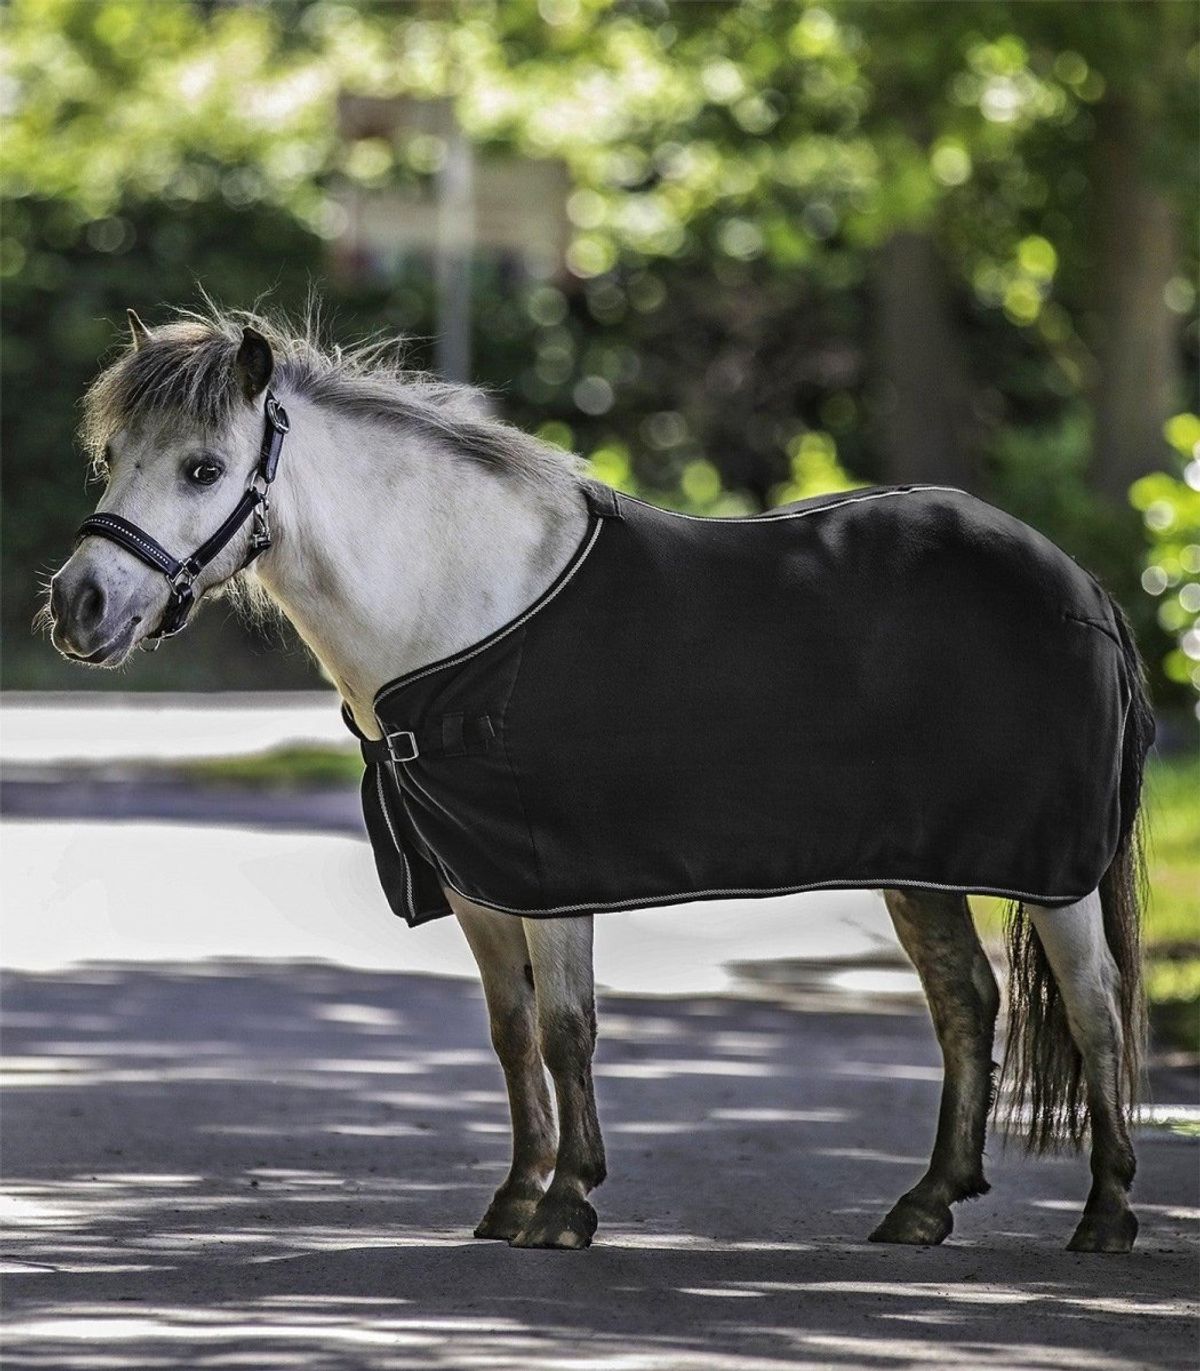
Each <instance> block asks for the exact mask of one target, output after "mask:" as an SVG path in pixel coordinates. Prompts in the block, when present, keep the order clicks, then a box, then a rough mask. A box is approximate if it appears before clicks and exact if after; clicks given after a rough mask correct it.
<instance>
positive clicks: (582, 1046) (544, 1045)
mask: <svg viewBox="0 0 1200 1371" xmlns="http://www.w3.org/2000/svg"><path fill="white" fill-rule="evenodd" d="M538 1036H539V1039H540V1042H541V1050H542V1060H543V1061H544V1062H545V1063H546V1067H547V1069H548V1070H549V1072H550V1074H551V1076H553V1077H554V1079H555V1081H563V1082H570V1083H573V1084H577V1085H585V1084H586V1085H590V1082H591V1065H592V1055H593V1053H594V1052H595V1049H596V1011H595V1009H594V1008H589V1009H587V1010H582V1009H575V1008H570V1009H568V1008H563V1007H559V1008H553V1009H548V1010H546V1011H544V1012H543V1013H541V1014H539V1016H538Z"/></svg>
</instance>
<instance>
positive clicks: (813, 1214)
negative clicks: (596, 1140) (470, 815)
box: [3, 961, 1198, 1371]
mask: <svg viewBox="0 0 1200 1371" xmlns="http://www.w3.org/2000/svg"><path fill="white" fill-rule="evenodd" d="M834 1003H836V1002H834ZM3 1010H4V1014H5V1020H6V1030H5V1048H6V1051H7V1053H8V1054H9V1056H10V1058H11V1059H12V1061H11V1063H10V1065H11V1069H12V1081H13V1084H12V1085H11V1086H10V1088H9V1091H8V1093H7V1096H6V1103H5V1109H4V1113H3V1134H4V1138H3V1141H4V1162H5V1166H4V1169H5V1174H6V1180H7V1190H8V1199H7V1207H8V1211H9V1212H8V1225H7V1231H6V1236H5V1238H4V1240H3V1253H4V1265H5V1267H6V1269H7V1272H8V1274H7V1276H6V1278H5V1290H6V1294H5V1304H6V1318H5V1323H6V1330H5V1336H6V1351H5V1357H4V1365H5V1367H7V1368H33V1367H38V1368H49V1367H53V1368H55V1369H56V1371H74V1369H75V1368H89V1371H101V1368H105V1369H107V1368H122V1371H124V1369H125V1368H130V1369H132V1368H151V1367H155V1368H158V1367H179V1368H188V1369H189V1371H199V1369H200V1368H209V1367H213V1368H216V1367H222V1368H255V1369H257V1368H284V1367H288V1368H291V1367H304V1368H306V1369H308V1371H324V1368H381V1369H382V1368H399V1367H405V1368H408V1367H412V1368H429V1369H430V1371H432V1369H433V1368H439V1369H444V1368H459V1367H462V1368H467V1367H488V1368H514V1371H515V1369H516V1368H521V1371H543V1369H544V1371H550V1369H551V1368H555V1369H558V1368H561V1369H562V1371H567V1368H571V1369H572V1371H575V1369H576V1368H586V1371H641V1368H651V1367H655V1368H658V1367H678V1368H688V1371H768V1369H770V1371H774V1368H782V1367H834V1368H859V1367H861V1368H896V1367H908V1366H926V1365H929V1364H937V1365H961V1366H970V1367H974V1368H978V1367H986V1368H996V1367H1027V1368H1039V1369H1040V1368H1049V1367H1071V1368H1084V1369H1085V1371H1113V1369H1115V1368H1126V1367H1154V1368H1158V1367H1194V1366H1195V1365H1196V1363H1197V1355H1196V1354H1197V1341H1196V1310H1195V1306H1194V1304H1193V1303H1191V1301H1192V1300H1193V1298H1194V1295H1195V1292H1196V1283H1197V1282H1196V1277H1197V1260H1196V1258H1197V1247H1196V1224H1195V1218H1196V1206H1197V1204H1198V1196H1197V1165H1196V1163H1197V1147H1196V1141H1195V1139H1194V1138H1191V1139H1189V1138H1185V1137H1183V1136H1180V1135H1178V1134H1176V1133H1172V1132H1171V1131H1170V1130H1168V1129H1165V1128H1164V1129H1150V1130H1143V1131H1142V1132H1141V1134H1140V1137H1139V1144H1138V1145H1139V1151H1140V1159H1141V1170H1140V1173H1139V1178H1138V1185H1137V1189H1136V1199H1137V1202H1138V1207H1139V1212H1140V1215H1141V1218H1142V1225H1143V1226H1142V1238H1141V1240H1140V1243H1139V1246H1138V1248H1137V1250H1136V1252H1135V1253H1134V1254H1133V1255H1132V1256H1129V1257H1084V1256H1075V1255H1072V1254H1069V1253H1067V1252H1065V1251H1064V1250H1063V1244H1064V1243H1065V1241H1066V1239H1067V1237H1068V1236H1069V1234H1070V1231H1071V1229H1072V1227H1073V1225H1074V1222H1075V1218H1076V1214H1077V1210H1078V1208H1079V1205H1080V1204H1081V1202H1082V1199H1083V1196H1084V1193H1085V1191H1086V1183H1087V1177H1086V1167H1085V1164H1084V1163H1083V1162H1082V1161H1081V1160H1080V1159H1078V1158H1060V1159H1052V1160H1039V1161H1033V1160H1028V1159H1026V1158H1024V1157H1023V1156H1022V1155H1021V1154H1020V1153H1019V1152H1016V1151H1014V1150H1012V1149H1010V1150H1009V1151H1008V1152H1004V1151H1002V1149H1001V1147H1000V1144H999V1141H997V1142H996V1143H995V1144H994V1145H993V1148H992V1152H993V1157H992V1160H991V1163H990V1167H989V1170H990V1174H991V1177H992V1180H993V1183H994V1189H993V1191H992V1193H991V1194H990V1195H988V1196H986V1197H984V1198H983V1199H981V1200H978V1201H975V1202H973V1203H971V1204H969V1205H967V1206H965V1207H963V1208H961V1209H960V1218H959V1227H958V1230H957V1231H956V1233H955V1235H954V1237H953V1238H952V1239H951V1240H950V1242H949V1243H947V1244H946V1245H945V1246H944V1247H942V1248H939V1249H931V1250H920V1249H897V1248H887V1247H877V1246H871V1245H868V1244H867V1243H865V1242H864V1241H863V1239H864V1237H865V1235H866V1234H867V1232H868V1231H869V1230H870V1228H871V1227H872V1225H873V1222H874V1221H875V1219H876V1218H877V1217H878V1216H879V1215H880V1214H881V1213H882V1212H883V1211H884V1210H885V1209H886V1208H887V1206H888V1205H889V1203H890V1202H891V1201H892V1200H893V1199H894V1198H895V1197H896V1196H897V1195H898V1194H899V1193H900V1191H901V1190H903V1189H904V1188H905V1187H906V1186H907V1185H908V1184H910V1183H911V1181H912V1180H913V1179H914V1178H915V1177H916V1175H917V1174H918V1173H919V1171H920V1169H921V1167H922V1165H923V1161H924V1158H925V1156H926V1153H927V1149H928V1145H929V1140H930V1134H931V1130H932V1127H933V1121H934V1114H935V1109H936V1099H937V1089H938V1086H937V1078H938V1067H937V1054H936V1049H935V1046H934V1043H933V1040H932V1035H931V1032H930V1030H929V1027H928V1023H927V1020H926V1019H925V1017H924V1015H923V1014H922V1013H919V1012H909V1011H907V1010H896V1009H893V1010H892V1011H890V1012H888V1013H877V1014H865V1013H845V1012H835V1011H834V1010H833V1009H830V1010H813V1009H810V1010H807V1011H801V1010H797V1009H792V1008H786V1007H784V1006H782V1005H778V1004H773V1003H767V1002H754V1001H752V1000H745V999H738V998H735V997H695V996H693V997H688V998H681V999H661V998H659V999H655V998H643V997H624V998H616V997H609V998H607V999H606V1000H605V1002H604V1003H603V1004H602V1007H601V1034H602V1036H601V1047H600V1051H599V1059H598V1061H599V1065H598V1073H597V1074H598V1090H599V1096H600V1108H601V1114H602V1119H603V1122H604V1125H605V1131H606V1136H607V1142H608V1150H609V1162H610V1173H611V1180H610V1181H609V1182H608V1183H607V1184H606V1185H605V1186H604V1187H603V1189H602V1190H601V1191H600V1192H599V1194H598V1197H597V1204H598V1208H599V1210H600V1215H601V1229H600V1232H599V1234H598V1237H597V1243H596V1245H595V1246H594V1247H593V1248H592V1249H591V1250H590V1251H588V1252H584V1253H561V1254H560V1253H545V1252H520V1251H515V1250H511V1249H509V1248H507V1247H505V1246H503V1245H497V1244H492V1243H480V1242H475V1241H473V1240H472V1239H471V1238H470V1236H469V1233H470V1229H471V1227H472V1225H473V1223H474V1222H475V1220H476V1219H477V1218H478V1216H479V1214H480V1213H481V1212H482V1210H483V1208H484V1206H485V1204H486V1202H487V1198H488V1195H489V1193H490V1189H491V1187H492V1186H493V1185H494V1183H495V1182H496V1181H497V1180H498V1179H499V1176H500V1174H501V1171H502V1169H503V1163H504V1158H505V1154H506V1147H507V1137H506V1123H505V1108H504V1102H503V1090H502V1084H501V1080H500V1076H499V1072H498V1068H497V1067H496V1065H495V1063H494V1060H493V1058H492V1056H491V1053H490V1050H489V1049H488V1047H487V1041H486V1029H485V1024H484V1016H483V1011H482V1006H481V1003H480V998H479V994H478V991H477V989H476V988H475V987H474V986H473V985H471V984H470V983H469V982H467V981H464V980H454V979H449V978H443V977H437V976H429V975H414V974H403V973H387V974H384V973H378V972H375V973H372V972H366V971H358V970H353V969H348V968H345V967H338V966H332V965H321V964H315V963H311V962H310V963H286V962H278V961H277V962H249V961H242V962H224V963H216V962H211V963H203V962H201V963H195V962H192V963H188V964H186V965H179V966H170V965H162V964H154V963H147V964H143V965H131V964H128V963H124V962H114V963H111V964H108V965H92V966H74V967H60V968H56V969H55V970H53V971H51V972H42V973H32V972H14V973H10V974H9V975H8V976H7V978H6V981H5V984H4V987H3ZM1157 1090H1158V1097H1159V1100H1160V1102H1168V1103H1169V1102H1170V1100H1171V1099H1172V1098H1179V1099H1184V1100H1185V1101H1186V1102H1188V1103H1193V1102H1194V1101H1193V1100H1192V1099H1191V1098H1188V1096H1189V1092H1190V1091H1191V1082H1190V1081H1184V1080H1182V1079H1181V1078H1179V1077H1177V1076H1167V1077H1164V1078H1163V1079H1162V1080H1160V1081H1159V1082H1158V1083H1157Z"/></svg>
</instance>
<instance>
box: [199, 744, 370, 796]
mask: <svg viewBox="0 0 1200 1371" xmlns="http://www.w3.org/2000/svg"><path fill="white" fill-rule="evenodd" d="M362 771H363V764H362V760H361V759H360V757H359V755H358V749H357V748H354V749H353V750H350V749H349V748H337V747H281V748H276V749H274V750H273V751H271V752H259V753H254V754H252V755H250V756H246V757H205V758H201V759H199V760H197V761H194V762H188V763H187V764H186V765H184V766H183V767H182V773H183V775H185V776H186V777H187V779H188V780H191V781H198V782H200V783H201V784H204V783H208V784H210V785H212V784H225V785H243V786H246V787H247V788H248V789H253V790H303V789H305V787H307V786H327V785H329V786H335V785H351V784H357V783H358V780H359V778H360V777H361V776H362Z"/></svg>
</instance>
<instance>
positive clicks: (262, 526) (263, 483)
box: [75, 390, 290, 647]
mask: <svg viewBox="0 0 1200 1371" xmlns="http://www.w3.org/2000/svg"><path fill="white" fill-rule="evenodd" d="M263 415H264V418H265V421H266V422H265V425H264V428H263V438H262V446H261V447H260V448H259V453H258V465H257V466H256V467H255V469H254V475H253V476H252V477H251V478H250V484H249V485H248V486H247V487H246V489H245V490H244V491H243V492H242V498H241V499H240V500H239V501H238V502H237V504H236V505H234V507H233V509H232V510H231V511H230V513H229V515H228V517H227V518H226V519H225V521H224V523H222V524H221V526H220V528H218V529H217V531H216V532H215V533H214V534H213V535H212V537H211V538H209V539H208V540H207V541H206V542H203V543H201V544H200V546H199V547H198V548H197V549H196V550H195V552H193V553H192V555H191V556H190V557H185V558H184V559H183V560H182V561H179V560H177V559H176V558H174V557H172V556H171V554H170V553H169V552H168V551H167V550H166V548H165V547H163V545H162V544H161V543H160V542H158V541H157V540H156V539H154V538H152V537H151V536H150V534H148V533H147V532H146V531H145V530H144V529H141V528H139V527H138V526H137V524H135V523H132V522H131V521H130V520H129V519H123V518H121V516H120V515H119V514H93V515H91V516H90V517H89V518H87V519H85V520H84V521H83V523H82V524H80V525H79V532H78V533H77V534H76V535H75V541H76V542H78V541H79V540H80V539H81V538H86V537H88V536H89V535H90V534H95V535H96V536H97V537H99V538H107V539H108V540H109V542H112V543H116V544H117V546H118V547H123V548H124V549H125V550H126V552H132V553H133V555H134V556H135V557H136V558H138V560H139V561H142V562H145V563H146V565H147V566H149V567H153V568H154V570H155V571H161V572H162V574H163V575H164V576H165V577H166V578H167V584H168V585H169V586H170V592H171V594H170V599H169V600H168V601H167V607H166V609H164V610H163V615H162V619H161V620H160V621H159V625H158V627H157V628H156V629H155V630H154V632H153V633H148V634H147V635H146V637H147V639H148V640H149V641H151V642H152V643H153V645H154V647H157V646H158V644H159V642H160V641H161V640H162V639H163V638H173V637H174V636H175V634H177V633H179V632H180V631H181V630H182V629H183V628H184V627H185V626H186V625H187V621H188V615H189V614H191V612H192V606H193V605H194V603H195V596H194V594H193V593H192V585H193V583H194V582H195V580H196V577H197V576H199V575H200V573H201V572H202V571H203V570H204V568H205V567H206V566H208V564H209V563H210V562H211V561H212V560H213V559H214V558H215V557H216V556H217V554H218V553H219V552H221V551H222V549H223V548H224V547H225V545H226V544H227V543H228V542H229V540H230V539H231V538H232V537H233V536H234V534H235V533H237V531H238V530H239V529H240V528H241V526H242V525H243V524H244V523H245V522H246V520H247V519H249V518H251V517H253V519H254V528H253V530H252V531H251V534H250V546H249V548H248V549H247V551H246V557H245V560H244V561H243V562H242V565H241V566H240V567H239V568H238V570H239V571H244V570H245V569H246V567H248V566H249V565H250V563H251V562H252V561H254V559H255V558H256V557H257V556H259V554H260V553H263V552H265V551H266V550H267V548H269V547H270V546H271V524H270V517H269V516H270V510H271V502H270V499H269V498H268V491H269V490H270V487H271V483H272V481H274V479H275V473H276V471H277V470H278V467H279V454H280V453H281V452H282V451H283V438H284V434H286V433H287V431H288V428H289V427H290V425H289V424H288V417H287V411H286V410H285V409H284V408H283V406H282V405H281V404H280V403H279V401H278V400H276V398H275V396H274V395H272V394H271V392H270V391H269V390H268V391H267V398H266V402H265V403H264V405H263Z"/></svg>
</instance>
